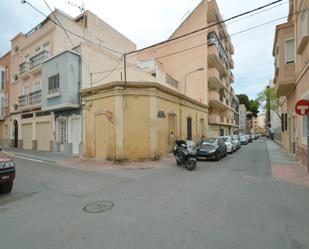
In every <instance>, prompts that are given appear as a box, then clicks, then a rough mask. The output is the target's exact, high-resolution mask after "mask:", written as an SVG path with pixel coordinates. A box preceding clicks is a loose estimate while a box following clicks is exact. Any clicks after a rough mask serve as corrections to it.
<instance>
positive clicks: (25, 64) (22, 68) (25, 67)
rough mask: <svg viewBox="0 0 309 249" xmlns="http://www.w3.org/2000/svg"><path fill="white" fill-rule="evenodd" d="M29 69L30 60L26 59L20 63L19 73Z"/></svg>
mask: <svg viewBox="0 0 309 249" xmlns="http://www.w3.org/2000/svg"><path fill="white" fill-rule="evenodd" d="M28 71H29V62H28V61H25V62H23V63H21V64H20V65H19V75H21V74H23V73H26V72H28Z"/></svg>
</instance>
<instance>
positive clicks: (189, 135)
mask: <svg viewBox="0 0 309 249" xmlns="http://www.w3.org/2000/svg"><path fill="white" fill-rule="evenodd" d="M187 139H188V140H192V118H190V117H188V118H187Z"/></svg>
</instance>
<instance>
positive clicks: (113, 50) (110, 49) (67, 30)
mask: <svg viewBox="0 0 309 249" xmlns="http://www.w3.org/2000/svg"><path fill="white" fill-rule="evenodd" d="M22 3H23V4H24V3H26V4H28V5H29V6H30V7H31V8H33V9H34V10H35V11H37V12H38V13H40V14H41V15H43V16H44V17H45V18H47V19H48V20H50V21H51V22H53V23H54V24H55V25H57V26H58V27H60V25H59V24H58V23H57V22H55V21H54V20H53V19H51V18H50V17H49V16H47V15H46V14H44V13H43V12H42V11H41V10H39V9H37V8H36V7H35V6H33V5H32V4H31V3H30V2H28V1H26V0H23V1H22ZM64 30H65V31H66V32H68V33H70V34H72V35H74V36H76V37H79V38H81V39H83V40H85V41H87V42H90V43H92V44H94V45H96V46H98V47H100V48H104V49H106V50H109V51H111V52H113V53H117V54H121V55H122V54H123V52H121V51H118V50H116V49H113V48H109V47H106V46H102V45H101V44H99V43H96V42H94V41H92V40H89V39H87V38H85V37H83V36H81V35H79V34H76V33H74V32H72V31H71V30H69V29H66V28H64Z"/></svg>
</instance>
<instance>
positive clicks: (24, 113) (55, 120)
mask: <svg viewBox="0 0 309 249" xmlns="http://www.w3.org/2000/svg"><path fill="white" fill-rule="evenodd" d="M56 19H57V20H56ZM58 21H60V22H61V25H62V27H64V29H65V30H68V31H67V34H66V33H65V32H64V30H63V28H62V27H61V25H56V24H57V22H58ZM73 33H74V34H73ZM67 36H68V37H69V38H68V37H67ZM98 41H104V46H103V45H102V46H101V44H99V43H98ZM106 48H111V49H110V50H108V49H106ZM135 48H136V46H135V44H134V43H133V42H131V41H130V40H129V39H127V38H126V37H124V36H123V35H122V34H120V33H119V32H118V31H116V30H114V29H113V28H112V27H111V26H109V25H108V24H107V23H105V22H104V21H102V20H101V19H99V18H98V17H97V16H95V15H94V14H93V13H91V12H90V11H85V12H83V13H82V14H80V15H79V16H77V17H75V18H73V17H70V16H68V15H67V14H65V13H64V12H62V11H60V10H55V11H54V12H53V13H52V14H50V15H49V17H48V18H46V19H45V20H43V21H42V22H41V23H39V24H38V25H37V26H35V27H34V28H33V29H32V30H30V31H29V32H28V33H26V34H22V33H19V34H17V35H16V36H15V37H14V38H13V39H12V40H11V51H12V52H11V63H10V70H11V79H10V82H11V84H10V89H11V91H10V101H9V110H10V119H11V122H10V124H9V134H10V135H9V140H10V146H12V147H19V148H23V149H33V150H40V151H56V152H67V153H74V154H82V151H83V145H82V140H83V139H82V136H83V132H82V103H81V98H80V94H79V91H80V89H83V88H89V87H93V86H96V85H100V84H103V83H104V80H102V79H103V76H106V75H105V74H100V75H98V74H95V72H98V71H102V70H106V69H110V68H111V67H112V66H113V65H114V64H115V63H117V61H119V58H120V57H121V54H122V53H124V52H126V51H131V50H134V49H135ZM102 75H103V76H102ZM104 78H105V79H106V80H110V81H111V80H115V79H117V80H119V79H120V75H110V76H109V77H104Z"/></svg>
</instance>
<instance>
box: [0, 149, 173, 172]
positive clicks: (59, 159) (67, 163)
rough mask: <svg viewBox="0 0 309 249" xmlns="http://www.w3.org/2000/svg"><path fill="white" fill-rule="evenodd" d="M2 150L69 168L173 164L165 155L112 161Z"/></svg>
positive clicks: (119, 167) (20, 150) (171, 157)
mask: <svg viewBox="0 0 309 249" xmlns="http://www.w3.org/2000/svg"><path fill="white" fill-rule="evenodd" d="M3 152H5V153H7V154H9V155H10V154H11V155H13V156H16V157H22V158H28V159H30V160H37V161H42V162H49V163H56V164H58V165H61V166H64V167H70V168H80V169H83V168H84V169H86V168H88V169H126V170H130V169H151V168H157V167H161V166H164V165H165V166H166V165H171V166H173V165H174V164H175V160H174V157H173V156H172V155H167V156H166V157H165V158H162V159H161V160H158V161H141V162H114V161H106V160H100V159H96V158H85V157H80V156H79V155H72V154H67V153H61V152H43V151H33V150H23V149H19V148H3Z"/></svg>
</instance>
